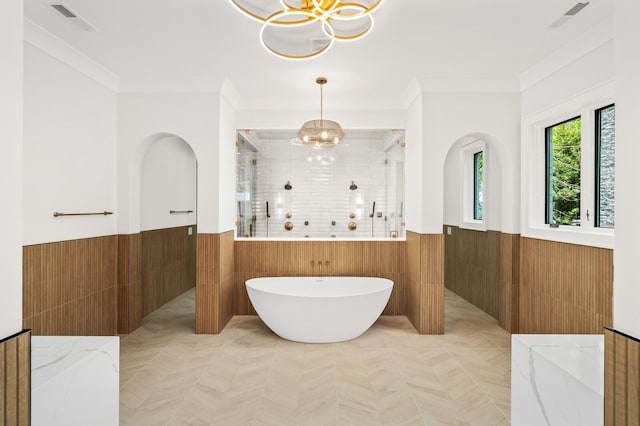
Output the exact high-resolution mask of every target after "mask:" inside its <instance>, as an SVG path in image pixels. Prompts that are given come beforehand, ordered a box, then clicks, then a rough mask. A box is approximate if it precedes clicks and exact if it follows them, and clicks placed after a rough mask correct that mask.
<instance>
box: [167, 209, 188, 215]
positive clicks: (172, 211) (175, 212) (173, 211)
mask: <svg viewBox="0 0 640 426" xmlns="http://www.w3.org/2000/svg"><path fill="white" fill-rule="evenodd" d="M189 213H193V210H169V214H189Z"/></svg>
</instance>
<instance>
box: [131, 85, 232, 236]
mask: <svg viewBox="0 0 640 426" xmlns="http://www.w3.org/2000/svg"><path fill="white" fill-rule="evenodd" d="M219 98H220V95H219V94H218V93H198V94H158V93H156V94H134V93H131V94H127V93H124V94H119V95H118V208H119V209H120V210H121V211H122V212H126V213H127V214H123V215H120V216H119V217H118V232H119V233H121V234H133V233H137V232H139V231H140V229H141V228H140V166H141V164H142V159H143V158H144V155H145V153H146V151H147V149H148V148H149V146H151V144H152V143H153V142H155V141H157V140H159V139H162V138H163V137H166V136H167V135H174V136H177V137H179V138H181V139H182V140H184V141H185V142H187V143H188V144H189V146H190V147H191V149H192V150H193V152H194V154H195V156H196V160H197V162H198V189H197V195H198V197H197V205H198V212H197V217H198V232H200V233H218V232H223V231H226V230H227V229H221V228H220V226H219V223H220V220H219V217H220V212H221V211H224V210H223V209H220V208H219V200H218V197H219V190H220V185H221V179H220V171H219V168H220V166H219V164H220V163H219V162H220V154H219V150H220V148H219V143H220V129H219V127H220V126H219V122H220V111H219V109H220V100H219ZM228 143H229V144H231V146H232V149H234V150H235V139H234V138H232V139H231V140H230V141H229V142H228ZM230 161H231V162H235V157H233V159H232V160H230ZM234 182H235V180H234ZM230 186H231V187H232V190H233V184H231V185H230ZM233 205H235V204H233V203H232V206H233ZM233 211H234V212H235V209H234V210H233ZM234 220H235V219H234Z"/></svg>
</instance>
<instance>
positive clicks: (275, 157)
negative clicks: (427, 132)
mask: <svg viewBox="0 0 640 426" xmlns="http://www.w3.org/2000/svg"><path fill="white" fill-rule="evenodd" d="M398 150H400V148H398ZM251 155H252V156H253V157H255V164H252V163H251V162H249V161H242V173H241V174H242V175H245V176H254V175H255V179H256V180H255V182H256V185H255V190H256V194H255V199H254V200H252V204H253V209H254V211H253V212H251V213H248V212H243V215H244V216H246V217H248V216H253V215H255V222H253V223H252V224H251V225H252V229H253V230H254V231H255V234H254V235H253V236H255V237H260V238H264V237H267V226H268V235H269V237H274V238H305V237H307V236H308V237H310V238H331V237H335V238H371V237H375V238H382V237H389V235H390V232H391V231H397V232H398V235H399V236H403V232H402V227H401V226H400V222H401V221H402V218H401V217H400V209H401V205H400V204H401V202H402V196H401V195H400V194H397V192H398V191H397V188H403V185H404V182H403V178H402V176H403V170H404V168H403V159H402V158H401V157H400V156H399V155H397V154H396V153H387V152H384V151H383V150H381V149H380V147H376V146H375V145H374V144H370V143H365V142H362V141H361V142H352V143H348V144H343V145H340V146H338V147H336V148H331V149H324V150H313V149H309V148H307V147H304V146H297V145H291V144H289V143H288V142H286V143H283V142H282V141H273V143H265V144H264V146H263V149H262V150H261V151H258V152H257V153H251ZM243 158H244V157H243ZM252 168H253V169H252ZM250 169H252V170H250ZM352 181H353V182H355V184H356V185H357V186H358V188H357V189H356V190H350V189H349V186H350V185H351V182H352ZM287 182H291V185H292V187H293V188H292V189H291V190H285V189H284V185H285V183H287ZM245 184H246V185H244V186H245V187H247V188H248V186H247V185H249V183H248V182H245ZM400 192H403V190H401V191H400ZM267 202H269V214H270V216H271V217H270V218H267V211H266V203H267ZM374 202H375V203H376V206H375V211H376V214H375V215H374V217H373V218H371V217H370V214H371V212H372V210H373V203H374ZM378 212H380V213H381V216H380V217H378ZM287 213H290V214H291V217H290V218H287V217H286V214H287ZM351 213H353V214H355V217H354V218H350V214H351ZM267 219H268V220H267ZM372 219H373V220H372ZM286 222H291V223H292V224H293V229H292V230H291V231H287V230H285V228H284V224H285V223H286ZM305 222H306V223H307V224H305ZM332 222H335V225H332ZM350 222H355V223H356V225H357V229H356V230H355V231H351V230H349V228H348V225H349V223H350ZM245 228H246V227H243V230H244V233H241V235H244V234H246V233H247V230H246V229H245Z"/></svg>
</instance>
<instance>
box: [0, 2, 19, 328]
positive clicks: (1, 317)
mask: <svg viewBox="0 0 640 426" xmlns="http://www.w3.org/2000/svg"><path fill="white" fill-rule="evenodd" d="M22 22H23V20H22V0H3V1H1V2H0V58H2V66H0V93H2V96H0V129H2V139H3V141H2V144H1V145H0V199H1V200H2V208H1V209H0V224H1V226H2V238H0V339H3V338H5V337H8V336H10V335H12V334H14V333H17V332H18V331H20V330H22V119H23V116H22V87H23V75H22V72H23V63H22V57H23V44H22Z"/></svg>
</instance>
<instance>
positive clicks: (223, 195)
mask: <svg viewBox="0 0 640 426" xmlns="http://www.w3.org/2000/svg"><path fill="white" fill-rule="evenodd" d="M225 89H226V86H225V87H223V91H222V93H221V95H220V136H219V140H220V145H219V147H218V148H219V150H218V153H217V154H218V156H217V159H218V165H219V170H218V173H219V180H218V185H219V186H218V191H217V194H218V214H219V216H218V229H219V230H220V232H226V231H229V230H235V229H236V186H235V182H236V115H235V110H234V99H233V97H232V96H230V95H229V94H228V93H226V90H225Z"/></svg>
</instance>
